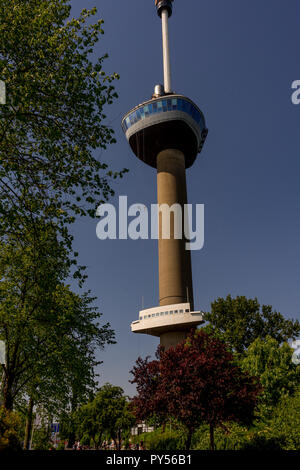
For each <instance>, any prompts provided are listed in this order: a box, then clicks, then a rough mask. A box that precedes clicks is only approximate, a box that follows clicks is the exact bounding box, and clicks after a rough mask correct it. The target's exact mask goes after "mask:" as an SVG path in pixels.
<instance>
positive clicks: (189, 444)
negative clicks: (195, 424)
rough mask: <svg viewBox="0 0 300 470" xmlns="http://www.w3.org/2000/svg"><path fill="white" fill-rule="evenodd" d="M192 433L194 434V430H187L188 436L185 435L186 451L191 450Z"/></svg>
mask: <svg viewBox="0 0 300 470" xmlns="http://www.w3.org/2000/svg"><path fill="white" fill-rule="evenodd" d="M193 432H194V430H193V429H190V428H189V430H188V435H187V440H186V450H190V448H191V443H192V436H193Z"/></svg>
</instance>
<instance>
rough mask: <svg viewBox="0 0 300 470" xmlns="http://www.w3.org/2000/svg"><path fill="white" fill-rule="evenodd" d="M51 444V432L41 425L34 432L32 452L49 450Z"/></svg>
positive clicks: (47, 427)
mask: <svg viewBox="0 0 300 470" xmlns="http://www.w3.org/2000/svg"><path fill="white" fill-rule="evenodd" d="M52 445H53V443H52V441H51V431H50V428H49V426H46V425H43V426H41V427H38V428H36V429H35V431H34V440H33V448H34V450H49V449H50V447H52Z"/></svg>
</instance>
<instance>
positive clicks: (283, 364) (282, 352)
mask: <svg viewBox="0 0 300 470" xmlns="http://www.w3.org/2000/svg"><path fill="white" fill-rule="evenodd" d="M292 354H293V350H292V349H291V348H290V346H289V345H288V344H287V343H283V344H281V345H280V344H278V342H277V341H276V339H273V338H271V337H270V336H267V337H266V338H265V339H259V338H257V339H256V340H255V341H254V342H253V343H252V344H251V345H250V346H249V348H248V350H247V351H246V352H245V356H244V357H243V359H242V360H241V366H242V368H243V370H246V371H248V372H249V373H250V374H251V375H255V376H258V377H259V378H260V382H261V385H262V387H263V392H262V394H261V397H260V400H261V401H262V402H263V404H265V405H266V406H274V405H276V404H277V403H278V401H279V400H280V398H282V397H284V396H286V395H289V394H292V393H293V392H294V391H295V389H296V388H297V386H298V385H299V384H300V370H299V367H297V366H296V365H295V364H293V362H292Z"/></svg>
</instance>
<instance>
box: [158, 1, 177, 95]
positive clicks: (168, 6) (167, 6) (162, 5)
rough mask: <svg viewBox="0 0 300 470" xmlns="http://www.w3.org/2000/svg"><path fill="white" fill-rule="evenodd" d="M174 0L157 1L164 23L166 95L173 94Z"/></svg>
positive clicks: (159, 13) (159, 14)
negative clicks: (171, 39) (171, 36)
mask: <svg viewBox="0 0 300 470" xmlns="http://www.w3.org/2000/svg"><path fill="white" fill-rule="evenodd" d="M172 3H173V0H155V5H156V9H157V14H158V16H160V18H161V22H162V43H163V62H164V88H165V93H172V86H171V63H170V46H169V16H171V15H172V9H173V5H172Z"/></svg>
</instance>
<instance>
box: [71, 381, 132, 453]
mask: <svg viewBox="0 0 300 470" xmlns="http://www.w3.org/2000/svg"><path fill="white" fill-rule="evenodd" d="M78 416H79V420H78V421H80V423H81V424H80V431H79V432H80V435H81V437H83V436H86V437H89V438H90V439H92V440H93V442H94V443H95V444H96V446H99V444H100V443H101V441H102V437H103V435H104V433H105V434H106V435H108V436H109V437H110V438H112V439H113V440H114V442H115V445H116V448H117V450H121V446H122V432H124V431H126V430H128V429H129V428H130V427H131V426H133V424H134V423H135V418H134V416H133V415H132V413H131V411H130V410H129V407H128V398H127V397H126V396H124V392H123V390H122V388H121V387H116V386H113V385H111V384H108V383H106V384H105V385H103V387H101V388H100V389H99V391H98V392H97V393H96V395H95V397H94V399H93V400H91V401H90V402H89V403H87V404H86V405H83V406H82V407H81V408H80V409H79V411H78Z"/></svg>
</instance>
